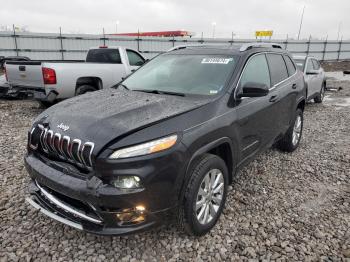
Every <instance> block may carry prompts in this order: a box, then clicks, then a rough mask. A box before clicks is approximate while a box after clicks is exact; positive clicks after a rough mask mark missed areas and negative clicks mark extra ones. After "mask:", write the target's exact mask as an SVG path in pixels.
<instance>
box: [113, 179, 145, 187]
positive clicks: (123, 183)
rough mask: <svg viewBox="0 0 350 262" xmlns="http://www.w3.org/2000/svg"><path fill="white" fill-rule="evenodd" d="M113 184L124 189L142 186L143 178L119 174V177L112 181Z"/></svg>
mask: <svg viewBox="0 0 350 262" xmlns="http://www.w3.org/2000/svg"><path fill="white" fill-rule="evenodd" d="M112 185H113V186H115V187H118V188H123V189H131V188H140V187H142V186H141V180H140V178H139V177H138V176H119V177H118V178H117V179H115V180H113V181H112Z"/></svg>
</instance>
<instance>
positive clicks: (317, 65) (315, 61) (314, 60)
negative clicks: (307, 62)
mask: <svg viewBox="0 0 350 262" xmlns="http://www.w3.org/2000/svg"><path fill="white" fill-rule="evenodd" d="M312 63H313V65H314V69H315V70H319V69H320V67H321V66H320V63H319V62H318V61H317V60H316V59H312Z"/></svg>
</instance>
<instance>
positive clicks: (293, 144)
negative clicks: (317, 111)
mask: <svg viewBox="0 0 350 262" xmlns="http://www.w3.org/2000/svg"><path fill="white" fill-rule="evenodd" d="M299 120H300V122H299ZM303 125H304V115H303V111H302V110H301V109H300V108H298V109H297V111H296V112H295V117H294V120H293V122H292V124H291V126H290V127H289V129H288V131H287V133H286V134H285V135H284V137H282V139H281V140H280V141H279V142H278V143H277V147H278V148H279V149H280V150H282V151H285V152H293V151H294V150H295V149H297V148H298V146H299V143H300V140H301V136H302V133H303ZM299 128H300V129H299ZM297 129H298V130H299V132H297ZM294 132H296V134H295V135H297V134H298V135H297V138H296V137H294ZM293 137H294V138H293Z"/></svg>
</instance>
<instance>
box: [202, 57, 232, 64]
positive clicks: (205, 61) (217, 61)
mask: <svg viewBox="0 0 350 262" xmlns="http://www.w3.org/2000/svg"><path fill="white" fill-rule="evenodd" d="M232 60H233V59H232V58H220V57H213V58H203V59H202V64H224V65H227V64H228V63H230V62H231V61H232Z"/></svg>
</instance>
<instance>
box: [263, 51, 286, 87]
mask: <svg viewBox="0 0 350 262" xmlns="http://www.w3.org/2000/svg"><path fill="white" fill-rule="evenodd" d="M267 61H268V63H269V67H270V73H271V82H272V85H273V86H274V85H276V84H278V83H280V82H281V81H283V80H285V79H286V78H288V72H287V67H286V63H285V62H284V60H283V57H282V55H279V54H267Z"/></svg>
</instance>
